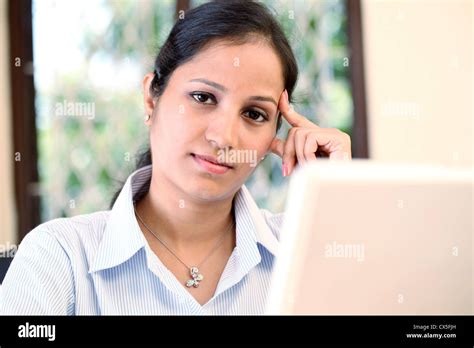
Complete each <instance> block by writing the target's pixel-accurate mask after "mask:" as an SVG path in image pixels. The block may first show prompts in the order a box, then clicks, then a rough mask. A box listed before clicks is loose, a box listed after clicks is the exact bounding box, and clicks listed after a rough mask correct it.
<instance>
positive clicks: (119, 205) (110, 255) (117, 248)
mask: <svg viewBox="0 0 474 348" xmlns="http://www.w3.org/2000/svg"><path fill="white" fill-rule="evenodd" d="M151 172H152V166H151V165H148V166H146V167H143V168H140V169H138V170H136V171H135V172H133V173H132V174H131V175H130V176H129V177H128V179H127V181H126V182H125V184H124V186H123V188H122V190H121V191H120V194H119V196H118V197H117V199H116V201H115V203H114V205H113V207H112V210H111V212H110V215H109V218H108V221H107V225H106V228H105V231H104V234H103V237H102V240H101V241H100V244H99V246H98V249H97V253H96V256H95V258H94V259H93V261H92V263H91V266H90V268H89V273H92V272H96V271H100V270H103V269H107V268H111V267H115V266H118V265H120V264H122V263H123V262H125V261H127V260H128V259H130V258H131V257H132V256H133V255H134V254H135V253H136V252H138V251H139V250H140V249H142V248H143V247H144V246H145V244H146V239H145V237H144V236H143V233H142V232H141V230H140V227H139V226H138V223H137V220H136V217H135V213H134V207H133V198H134V197H136V196H137V195H139V194H143V192H146V191H148V184H149V181H150V178H151ZM234 213H235V219H236V229H237V232H236V239H237V240H236V245H237V249H238V254H239V256H240V258H241V259H242V260H245V262H244V265H243V266H242V267H241V272H242V276H243V275H245V273H247V272H248V270H249V269H250V268H252V267H254V266H255V265H256V264H258V263H259V262H260V260H261V255H260V252H259V250H258V247H257V243H259V244H261V245H262V246H264V247H265V248H266V249H267V250H268V251H269V252H270V253H272V254H273V255H276V254H277V248H278V240H277V239H276V237H275V236H274V235H273V233H272V232H271V230H270V228H269V227H268V225H267V223H266V221H265V219H264V218H263V216H262V214H261V212H260V209H259V208H258V206H257V204H256V203H255V201H254V200H253V198H252V196H251V194H250V192H249V191H248V189H247V188H246V187H245V185H242V187H241V188H240V190H239V191H238V192H237V193H236V196H235V198H234Z"/></svg>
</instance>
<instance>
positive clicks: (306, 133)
mask: <svg viewBox="0 0 474 348" xmlns="http://www.w3.org/2000/svg"><path fill="white" fill-rule="evenodd" d="M278 108H279V110H280V111H281V113H282V115H283V117H284V118H285V119H286V120H287V121H288V123H289V124H290V125H291V126H292V128H290V130H289V131H288V136H287V138H286V140H281V139H278V138H277V137H275V139H273V142H272V143H271V145H270V151H271V152H273V153H274V154H276V155H278V156H280V157H281V158H282V171H283V176H287V175H290V174H291V173H292V172H293V169H294V168H295V166H296V165H297V164H298V165H303V164H305V163H307V162H310V161H315V160H316V155H318V156H320V154H322V156H320V157H329V159H330V160H350V159H351V138H350V137H349V135H347V134H346V133H344V132H342V131H340V130H339V129H337V128H321V127H319V126H317V125H316V124H314V123H313V122H311V121H310V120H308V119H307V118H306V117H304V116H302V115H300V114H298V113H297V112H296V111H295V110H293V108H292V107H291V106H290V104H289V102H288V92H287V91H286V90H285V91H283V93H282V94H281V96H280V100H279V102H278Z"/></svg>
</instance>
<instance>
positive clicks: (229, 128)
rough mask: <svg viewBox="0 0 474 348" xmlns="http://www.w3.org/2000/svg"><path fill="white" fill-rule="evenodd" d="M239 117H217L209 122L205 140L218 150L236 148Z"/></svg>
mask: <svg viewBox="0 0 474 348" xmlns="http://www.w3.org/2000/svg"><path fill="white" fill-rule="evenodd" d="M239 121H240V120H239V117H238V116H234V115H227V116H226V115H222V114H221V115H219V116H216V117H213V118H212V119H211V120H210V121H209V125H208V127H207V130H206V139H207V140H208V141H211V142H214V143H215V144H216V145H217V146H218V147H219V148H222V149H223V148H227V147H230V148H236V147H237V142H238V133H239V129H238V128H239V124H240V123H239Z"/></svg>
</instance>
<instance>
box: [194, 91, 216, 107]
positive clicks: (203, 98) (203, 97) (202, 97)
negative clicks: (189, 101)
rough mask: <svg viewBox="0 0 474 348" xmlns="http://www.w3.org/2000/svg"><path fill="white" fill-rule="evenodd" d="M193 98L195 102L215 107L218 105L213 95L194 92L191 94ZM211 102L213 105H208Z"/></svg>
mask: <svg viewBox="0 0 474 348" xmlns="http://www.w3.org/2000/svg"><path fill="white" fill-rule="evenodd" d="M191 96H192V97H193V98H194V100H196V101H197V102H198V103H201V104H208V105H213V104H215V103H216V98H215V97H214V96H213V95H212V94H208V93H202V92H194V93H191ZM209 100H210V101H211V103H208V101H209Z"/></svg>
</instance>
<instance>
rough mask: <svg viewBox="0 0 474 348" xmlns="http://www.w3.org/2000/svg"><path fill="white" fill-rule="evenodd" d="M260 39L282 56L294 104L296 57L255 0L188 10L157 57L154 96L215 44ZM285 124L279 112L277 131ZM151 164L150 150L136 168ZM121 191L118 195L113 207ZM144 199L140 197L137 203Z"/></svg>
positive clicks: (225, 0) (215, 3) (226, 1)
mask: <svg viewBox="0 0 474 348" xmlns="http://www.w3.org/2000/svg"><path fill="white" fill-rule="evenodd" d="M258 40H264V41H265V42H267V43H268V44H269V45H270V47H272V48H274V50H275V53H276V54H277V55H278V57H279V59H280V62H281V65H282V67H283V78H284V85H285V89H286V90H287V91H288V97H289V100H290V101H291V100H292V98H291V96H292V93H293V90H294V88H295V84H296V80H297V78H298V66H297V63H296V59H295V56H294V54H293V51H292V50H291V47H290V45H289V43H288V40H287V39H286V37H285V34H284V33H283V30H282V29H281V27H280V25H279V23H278V22H277V20H276V19H275V17H274V16H273V15H272V14H271V13H270V11H269V9H268V8H267V7H265V6H264V5H261V4H259V3H257V2H254V1H252V0H222V1H213V2H208V3H205V4H203V5H200V6H198V7H196V8H194V9H191V10H189V11H187V12H186V13H185V14H184V18H183V19H178V20H177V22H176V23H175V24H174V26H173V28H172V29H171V32H170V34H169V35H168V38H167V39H166V41H165V43H164V45H163V46H162V47H161V49H160V52H159V54H158V56H157V57H156V60H155V64H154V74H155V76H154V77H153V80H152V82H151V85H150V92H151V94H152V96H154V97H156V98H159V97H160V96H161V95H162V94H163V91H164V90H165V88H166V86H167V84H168V81H169V79H170V77H171V75H172V73H173V72H174V71H175V70H176V68H178V67H179V66H180V65H182V64H184V63H186V62H187V61H189V60H191V59H192V58H193V57H194V56H195V55H196V54H198V53H199V52H200V51H201V50H203V49H204V48H205V47H206V46H207V45H210V44H212V42H213V41H223V42H225V43H228V44H231V45H241V44H245V43H247V42H251V41H258ZM281 123H282V118H281V114H280V112H279V113H278V120H277V127H276V132H278V130H279V128H280V126H281ZM149 164H151V150H150V148H148V149H147V150H145V151H144V152H142V153H141V154H140V155H139V158H138V161H137V168H136V169H139V168H141V167H144V166H146V165H149ZM147 184H149V183H147ZM119 192H120V191H119ZM119 192H117V193H116V194H115V195H114V198H113V200H112V202H111V206H112V205H113V203H114V202H115V199H116V198H117V196H118V194H119ZM140 198H141V197H136V200H139V199H140Z"/></svg>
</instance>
